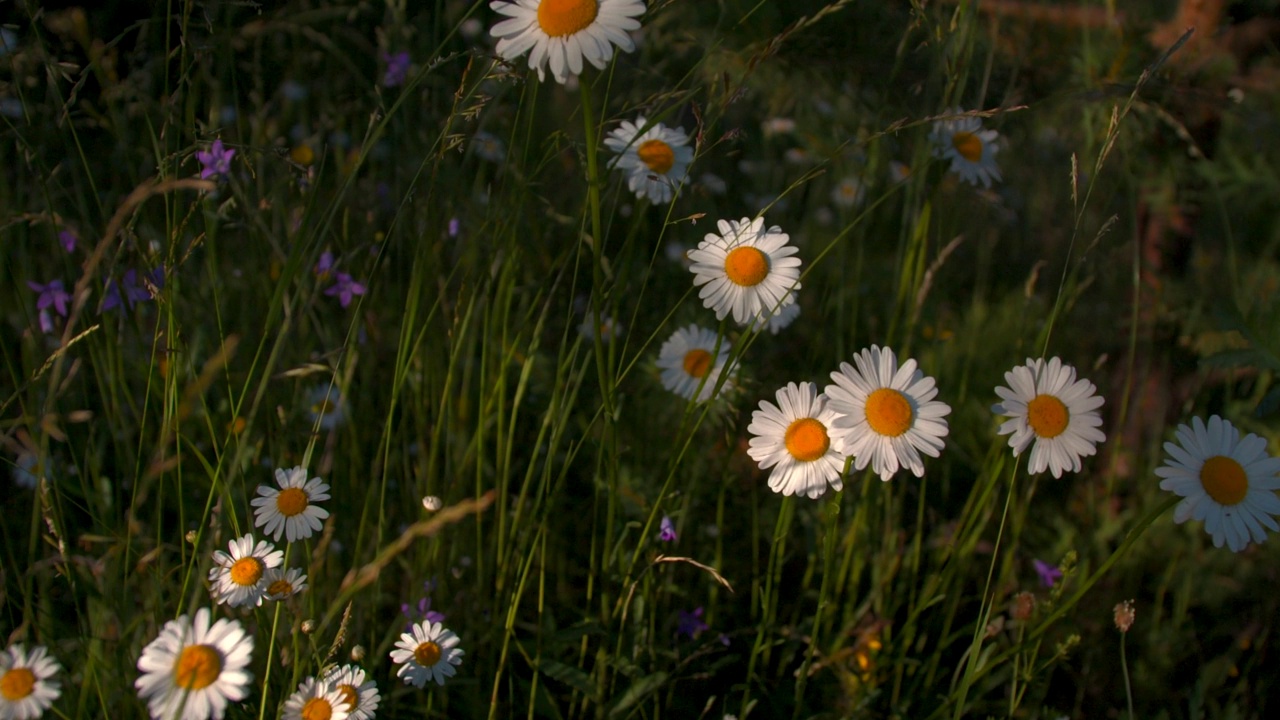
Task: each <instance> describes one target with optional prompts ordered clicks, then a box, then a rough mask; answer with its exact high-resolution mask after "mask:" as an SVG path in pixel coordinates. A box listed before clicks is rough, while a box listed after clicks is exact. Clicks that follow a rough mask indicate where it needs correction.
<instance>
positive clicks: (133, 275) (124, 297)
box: [102, 268, 164, 312]
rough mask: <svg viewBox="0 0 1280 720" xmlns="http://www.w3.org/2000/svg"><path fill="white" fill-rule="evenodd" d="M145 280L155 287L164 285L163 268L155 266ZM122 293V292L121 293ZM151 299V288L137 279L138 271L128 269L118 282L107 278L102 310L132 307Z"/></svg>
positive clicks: (158, 287)
mask: <svg viewBox="0 0 1280 720" xmlns="http://www.w3.org/2000/svg"><path fill="white" fill-rule="evenodd" d="M147 280H149V281H150V283H151V285H153V286H155V287H156V289H160V288H163V287H164V268H156V269H155V270H152V271H151V272H150V273H148V275H147ZM122 293H123V294H122ZM149 300H151V290H150V288H148V287H147V286H146V283H140V282H139V281H138V271H137V270H128V271H127V272H125V274H124V277H122V278H120V282H119V283H117V282H116V281H115V280H107V290H106V299H104V300H103V301H102V311H103V312H107V311H110V310H114V309H116V308H118V307H122V306H127V307H128V308H129V309H132V308H133V306H134V305H135V304H136V303H140V302H148V301H149Z"/></svg>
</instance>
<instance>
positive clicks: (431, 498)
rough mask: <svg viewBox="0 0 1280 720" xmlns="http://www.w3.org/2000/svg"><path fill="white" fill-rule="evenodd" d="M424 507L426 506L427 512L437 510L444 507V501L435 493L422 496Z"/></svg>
mask: <svg viewBox="0 0 1280 720" xmlns="http://www.w3.org/2000/svg"><path fill="white" fill-rule="evenodd" d="M422 507H424V508H426V511H427V512H435V511H437V510H439V509H440V508H442V507H444V501H443V500H441V499H440V498H438V497H436V496H435V495H428V496H426V497H424V498H422Z"/></svg>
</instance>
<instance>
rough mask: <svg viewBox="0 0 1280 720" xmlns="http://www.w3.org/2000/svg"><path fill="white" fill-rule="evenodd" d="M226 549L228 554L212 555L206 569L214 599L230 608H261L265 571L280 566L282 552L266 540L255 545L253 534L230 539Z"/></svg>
mask: <svg viewBox="0 0 1280 720" xmlns="http://www.w3.org/2000/svg"><path fill="white" fill-rule="evenodd" d="M227 547H228V549H229V550H230V551H231V552H230V554H228V553H224V552H222V551H221V550H215V551H214V552H213V564H214V566H213V567H212V568H209V583H210V584H211V585H212V588H211V590H212V592H213V597H214V600H215V601H216V602H218V603H219V604H222V603H226V604H227V605H230V606H231V607H240V606H243V605H253V606H258V605H261V604H262V600H263V598H265V597H266V595H267V583H266V577H267V570H269V569H270V568H274V567H279V566H280V563H281V562H283V561H284V553H283V552H281V551H279V550H276V548H275V546H274V545H272V544H271V543H269V542H267V541H266V540H262V541H260V542H258V543H257V545H255V544H254V541H253V533H249V534H247V535H245V536H244V537H241V538H237V539H235V540H232V541H231V542H230V543H228V544H227Z"/></svg>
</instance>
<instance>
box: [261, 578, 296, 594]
mask: <svg viewBox="0 0 1280 720" xmlns="http://www.w3.org/2000/svg"><path fill="white" fill-rule="evenodd" d="M267 594H268V595H274V596H276V597H289V596H290V595H292V594H293V584H292V583H290V582H289V581H288V580H285V579H284V578H281V579H279V580H277V581H275V582H273V583H271V584H270V585H268V586H267Z"/></svg>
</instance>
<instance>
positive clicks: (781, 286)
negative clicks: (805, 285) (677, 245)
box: [689, 218, 800, 324]
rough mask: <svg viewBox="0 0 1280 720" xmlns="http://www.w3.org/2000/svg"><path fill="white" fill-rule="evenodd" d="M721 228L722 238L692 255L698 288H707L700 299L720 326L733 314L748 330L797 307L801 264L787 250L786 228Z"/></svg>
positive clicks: (712, 238) (734, 224) (747, 224)
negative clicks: (761, 318) (765, 315)
mask: <svg viewBox="0 0 1280 720" xmlns="http://www.w3.org/2000/svg"><path fill="white" fill-rule="evenodd" d="M716 226H717V227H718V228H719V229H720V234H719V235H717V234H715V233H709V234H707V236H706V237H705V238H704V239H703V241H702V242H701V243H699V244H698V247H697V249H695V250H690V251H689V259H690V260H692V261H693V265H692V266H691V267H690V268H689V270H690V271H692V272H693V275H694V277H693V284H694V285H695V286H698V285H701V286H702V290H701V291H700V292H699V293H698V297H700V298H702V302H703V304H704V305H706V306H707V308H709V309H711V310H714V311H715V313H716V319H717V320H723V319H724V317H725V315H728V314H729V313H730V312H732V313H733V319H734V321H735V322H737V323H739V324H743V323H746V322H748V321H750V320H752V319H753V318H755V317H757V316H758V315H760V314H761V313H762V312H765V311H770V312H772V310H773V308H775V307H779V306H781V305H788V304H790V303H791V302H795V299H794V296H793V295H792V293H793V292H794V291H796V290H799V289H800V282H799V278H800V258H797V257H792V256H793V255H795V254H796V252H798V251H797V249H796V248H795V247H794V246H791V245H788V244H787V241H788V240H790V238H789V237H788V236H787V234H786V233H784V232H782V228H780V227H778V226H777V225H774V226H773V227H770V228H768V229H765V226H764V219H763V218H756V219H755V220H752V219H750V218H742V220H721V221H719V222H718V223H716Z"/></svg>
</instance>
